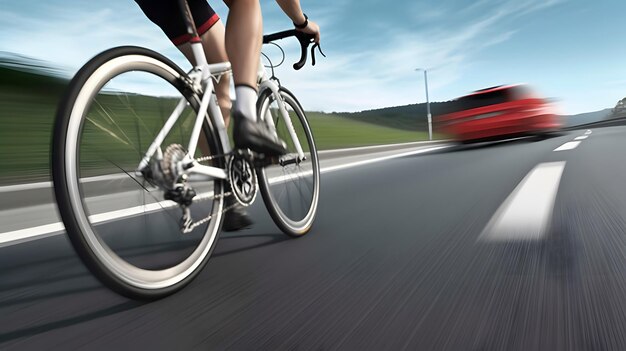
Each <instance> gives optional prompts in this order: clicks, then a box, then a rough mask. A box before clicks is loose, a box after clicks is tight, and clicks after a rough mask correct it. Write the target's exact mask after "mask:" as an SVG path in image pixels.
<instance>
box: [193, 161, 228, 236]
mask: <svg viewBox="0 0 626 351" xmlns="http://www.w3.org/2000/svg"><path fill="white" fill-rule="evenodd" d="M226 156H227V155H212V156H204V157H200V158H197V159H196V162H198V163H200V162H207V161H211V160H214V159H216V158H219V157H226ZM228 196H233V193H232V192H227V193H224V194H222V195H217V196H213V197H210V198H208V197H207V198H201V199H199V200H196V201H194V203H199V202H203V201H209V200H215V199H220V198H224V199H225V198H226V197H228ZM236 206H237V203H234V204H232V205H230V206H228V207H226V208H223V209H222V211H221V212H219V215H221V214H222V213H226V212H227V211H230V210H232V209H233V208H235V207H236ZM184 210H185V209H183V211H184ZM212 218H213V215H208V216H207V217H205V218H203V219H200V220H198V221H192V222H191V223H189V224H188V225H187V226H185V227H183V228H181V229H182V231H183V234H188V233H191V232H192V231H194V230H195V229H196V228H197V227H199V226H201V225H203V224H205V223H208V222H209V221H210V220H211V219H212Z"/></svg>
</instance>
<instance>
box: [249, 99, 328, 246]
mask: <svg viewBox="0 0 626 351" xmlns="http://www.w3.org/2000/svg"><path fill="white" fill-rule="evenodd" d="M279 93H280V96H281V98H282V99H283V101H284V102H285V105H286V107H288V108H289V111H290V117H291V121H292V124H293V125H294V128H295V129H296V132H297V133H296V134H297V135H298V134H299V139H300V143H301V144H302V142H303V141H305V142H306V144H304V145H303V146H304V147H303V149H304V151H305V154H306V155H308V156H309V157H308V158H307V160H305V161H303V162H302V163H300V164H298V165H286V166H280V165H277V166H273V168H277V169H279V170H281V169H282V175H279V176H278V177H274V178H272V175H270V174H269V173H271V168H272V167H269V168H268V167H266V168H262V169H259V170H258V171H257V172H258V176H259V177H258V178H259V189H260V191H261V195H262V197H263V202H264V203H265V206H266V208H267V209H268V212H269V214H270V216H271V217H272V220H273V221H274V223H275V224H276V225H277V226H278V227H279V228H280V229H281V230H282V231H283V232H284V233H285V234H287V235H289V236H291V237H301V236H303V235H304V234H306V233H308V232H309V231H310V230H311V227H312V226H313V222H314V220H315V216H316V214H317V207H318V204H319V191H320V168H319V159H318V155H317V147H316V145H315V139H314V137H313V132H312V131H311V127H310V125H309V122H308V120H307V118H306V115H305V113H304V109H303V108H302V106H301V105H300V102H298V100H297V98H296V97H295V95H294V94H293V93H291V92H290V91H289V90H287V89H286V88H284V87H280V88H279ZM274 102H275V97H274V95H273V93H272V91H271V90H270V89H265V90H263V91H262V92H261V93H260V95H259V99H258V101H257V113H258V116H263V115H264V114H266V113H267V112H268V111H270V113H271V109H272V107H271V106H272V103H274ZM274 109H275V108H274ZM275 112H277V111H275ZM271 115H272V118H274V119H275V120H276V121H275V124H276V129H277V132H278V135H279V137H280V138H281V139H283V140H284V141H286V142H287V144H288V149H289V151H290V153H291V154H294V153H295V150H294V146H293V143H292V142H290V137H289V134H288V133H286V132H285V131H286V127H285V128H283V133H282V135H281V125H282V123H281V122H280V114H279V113H271ZM294 117H295V118H294ZM276 122H278V123H276ZM303 165H305V166H307V167H310V170H305V168H304V167H303ZM288 167H292V168H293V169H295V170H296V171H297V172H299V173H298V175H297V178H295V179H294V178H293V177H292V176H291V174H293V173H290V172H289V171H287V168H288ZM294 173H295V172H294ZM309 174H310V177H311V180H310V184H309V185H310V186H306V187H305V186H303V184H305V185H306V184H307V183H308V182H302V180H303V179H304V177H305V176H308V175H309ZM296 180H298V181H299V183H298V184H294V185H293V187H292V188H293V189H294V190H293V191H291V192H290V191H289V185H288V183H289V182H291V181H293V182H294V183H295V181H296ZM272 183H273V184H272ZM273 186H274V187H275V188H278V187H284V188H285V189H287V190H286V191H285V190H283V194H284V193H285V192H287V196H286V198H287V200H281V199H280V198H278V197H280V195H279V190H276V191H273V190H272V187H273ZM299 195H302V199H301V201H300V204H299V205H302V208H301V211H294V209H293V208H290V207H291V206H292V205H295V203H296V201H291V200H292V199H293V197H294V196H299ZM287 212H289V213H287ZM295 212H297V213H295Z"/></svg>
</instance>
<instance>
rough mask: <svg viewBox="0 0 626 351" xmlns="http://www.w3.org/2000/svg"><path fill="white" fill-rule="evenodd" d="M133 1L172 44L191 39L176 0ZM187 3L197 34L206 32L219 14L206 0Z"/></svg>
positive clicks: (194, 0)
mask: <svg viewBox="0 0 626 351" xmlns="http://www.w3.org/2000/svg"><path fill="white" fill-rule="evenodd" d="M135 2H136V3H137V4H138V5H139V7H141V10H142V11H143V13H145V14H146V16H148V18H149V19H150V20H151V21H152V22H154V23H155V24H156V25H157V26H159V27H161V29H162V30H163V32H165V35H167V37H168V38H170V40H171V41H172V42H173V43H174V45H181V44H184V43H187V42H189V40H191V35H189V33H187V28H186V27H185V21H184V20H183V14H182V13H181V10H180V6H179V5H178V0H135ZM187 3H189V9H190V10H191V15H192V16H193V19H194V22H195V23H196V27H197V28H198V34H199V35H202V34H204V33H206V31H208V30H209V29H211V27H213V25H214V24H215V23H216V22H217V21H219V19H220V18H219V16H218V15H217V14H216V13H215V11H213V9H212V8H211V6H210V5H209V4H208V3H207V2H206V0H187Z"/></svg>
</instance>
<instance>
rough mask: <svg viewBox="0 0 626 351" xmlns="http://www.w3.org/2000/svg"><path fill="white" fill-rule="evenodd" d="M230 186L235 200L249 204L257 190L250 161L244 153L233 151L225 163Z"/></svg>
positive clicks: (256, 182)
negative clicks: (226, 163)
mask: <svg viewBox="0 0 626 351" xmlns="http://www.w3.org/2000/svg"><path fill="white" fill-rule="evenodd" d="M227 170H228V179H229V180H230V187H231V190H232V193H233V196H234V197H235V199H237V202H239V203H240V204H242V205H243V206H250V205H251V204H252V203H253V202H254V200H255V199H256V195H257V192H258V191H259V182H258V179H257V175H256V171H255V169H254V167H253V166H252V162H251V161H250V160H249V159H248V158H246V157H245V156H244V155H241V154H237V153H235V154H234V155H233V156H232V157H231V158H230V159H229V160H228V165H227Z"/></svg>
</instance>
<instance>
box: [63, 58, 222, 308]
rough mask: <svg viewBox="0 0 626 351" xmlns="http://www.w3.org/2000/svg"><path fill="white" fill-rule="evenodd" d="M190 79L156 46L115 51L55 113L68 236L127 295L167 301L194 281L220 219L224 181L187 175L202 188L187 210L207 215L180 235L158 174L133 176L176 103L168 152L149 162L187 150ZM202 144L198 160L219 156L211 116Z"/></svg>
mask: <svg viewBox="0 0 626 351" xmlns="http://www.w3.org/2000/svg"><path fill="white" fill-rule="evenodd" d="M186 77H187V75H186V74H185V72H183V71H182V70H181V69H180V68H178V67H177V66H176V65H174V64H173V63H172V62H171V61H169V60H168V59H166V58H165V57H163V56H162V55H159V54H158V53H155V52H153V51H150V50H147V49H142V48H137V47H120V48H115V49H111V50H108V51H105V52H103V53H102V54H100V55H98V56H96V57H95V58H93V59H92V60H91V61H89V62H88V63H87V64H86V65H85V66H84V67H83V68H82V69H81V70H80V71H79V72H78V74H77V75H76V76H75V77H74V79H73V80H72V81H71V83H70V86H69V89H68V92H67V94H66V96H65V97H64V99H63V101H62V103H61V105H60V106H59V109H58V112H57V118H56V124H55V131H54V140H53V150H52V169H53V180H54V188H55V195H56V199H57V203H58V206H59V212H60V214H61V217H62V219H63V223H64V224H65V228H66V231H67V234H68V236H69V238H70V241H71V243H72V246H73V247H74V249H75V251H76V252H77V253H78V255H79V256H80V258H81V259H82V260H83V262H84V263H85V265H86V266H87V267H88V268H89V270H90V271H91V272H92V273H93V274H94V275H95V276H96V277H97V278H98V279H99V280H100V281H101V282H102V283H103V284H104V285H106V286H107V287H109V288H111V289H113V290H115V291H116V292H118V293H120V294H122V295H125V296H127V297H130V298H136V299H156V298H161V297H164V296H166V295H168V294H171V293H173V292H175V291H177V290H179V289H181V288H182V287H184V286H185V285H186V284H188V283H189V282H190V281H191V280H192V279H193V278H194V277H195V276H196V275H197V274H198V273H199V271H200V270H201V269H202V267H203V266H204V265H205V264H206V262H207V260H208V258H209V256H210V253H211V251H212V250H213V247H214V246H215V243H216V241H217V235H218V232H219V229H220V226H221V220H222V211H223V206H224V201H223V194H224V184H223V181H222V180H207V179H206V178H202V179H201V178H197V179H196V178H194V177H193V176H192V177H190V178H189V179H188V180H187V185H189V186H190V187H192V188H193V189H194V190H195V192H196V193H197V195H196V196H195V198H194V199H193V203H192V205H191V206H190V207H189V209H190V210H191V214H192V216H193V217H194V218H197V219H204V221H202V223H203V224H202V225H199V226H197V227H196V228H195V229H194V230H193V231H192V232H191V233H188V234H183V233H182V231H181V219H182V209H181V207H180V206H179V205H178V204H177V203H176V202H173V201H170V200H166V199H165V197H164V192H163V190H161V187H159V186H155V185H152V184H151V183H155V182H154V180H153V179H151V181H150V180H146V179H144V178H143V177H141V176H138V175H136V174H135V170H136V169H137V167H138V165H139V162H140V160H141V159H142V157H143V156H144V154H145V153H146V151H147V149H148V147H149V146H150V145H151V144H152V142H153V141H154V140H155V138H156V136H157V134H159V133H160V132H161V130H162V128H163V126H164V124H165V122H166V121H167V120H168V119H169V117H170V115H171V114H172V113H173V111H174V110H175V109H176V107H179V108H182V112H181V113H180V117H179V119H178V120H177V122H176V123H175V124H174V125H173V127H172V128H171V129H170V131H169V133H167V135H166V137H165V140H164V142H163V143H162V144H161V150H162V151H163V153H164V155H163V157H162V158H159V157H157V158H155V159H153V160H152V161H151V165H153V162H159V161H158V160H157V159H160V160H162V161H163V160H167V162H169V163H170V164H173V163H174V162H175V160H176V159H177V158H179V159H180V158H181V157H182V156H183V155H184V154H185V153H186V151H185V150H184V147H185V146H187V145H188V144H187V143H188V142H189V140H190V137H191V130H192V128H193V126H194V122H195V120H196V117H197V113H198V109H199V97H198V96H197V95H196V94H195V93H193V91H192V89H189V88H188V86H187V83H186V81H187V80H186ZM198 149H199V151H198V152H197V153H196V155H193V156H194V157H196V158H198V157H201V156H207V155H221V154H222V153H223V152H222V148H221V143H220V140H219V137H218V136H217V134H216V133H215V132H214V129H213V126H212V125H211V123H210V122H209V121H208V120H207V121H206V122H204V126H203V133H202V135H201V137H200V140H199V148H198ZM157 154H158V153H157ZM205 159H211V158H210V157H206V158H205ZM223 161H224V160H223V157H221V158H220V157H215V158H212V160H211V161H210V162H211V163H210V165H211V166H216V167H224V162H223ZM164 162H165V161H164ZM161 165H163V163H161ZM169 176H172V174H171V172H170V173H169Z"/></svg>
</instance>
